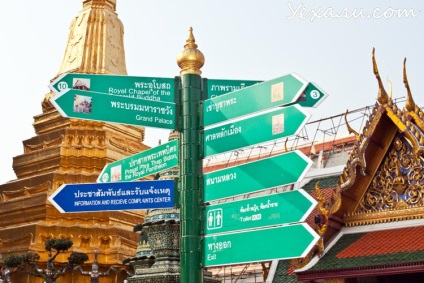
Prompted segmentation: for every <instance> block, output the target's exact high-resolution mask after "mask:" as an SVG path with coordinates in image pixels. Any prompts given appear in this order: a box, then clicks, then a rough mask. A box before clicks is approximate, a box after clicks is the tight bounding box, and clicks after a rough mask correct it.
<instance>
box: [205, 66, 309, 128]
mask: <svg viewBox="0 0 424 283" xmlns="http://www.w3.org/2000/svg"><path fill="white" fill-rule="evenodd" d="M307 84H308V83H307V82H306V81H305V80H304V79H302V78H301V77H300V76H298V75H297V74H289V75H285V76H283V77H279V78H276V79H273V80H270V81H266V82H263V83H259V84H255V85H253V86H250V87H246V88H243V89H240V90H238V91H235V92H230V93H227V94H224V95H221V96H217V97H214V98H211V99H207V100H205V101H204V104H203V112H204V126H209V125H212V124H216V123H219V122H222V121H226V120H230V119H233V118H237V117H240V116H244V115H248V114H251V113H255V112H259V111H263V110H266V109H269V108H273V107H276V106H282V105H287V104H291V103H295V102H296V101H297V99H298V98H299V97H300V96H301V94H302V93H303V91H304V90H305V88H306V86H307Z"/></svg>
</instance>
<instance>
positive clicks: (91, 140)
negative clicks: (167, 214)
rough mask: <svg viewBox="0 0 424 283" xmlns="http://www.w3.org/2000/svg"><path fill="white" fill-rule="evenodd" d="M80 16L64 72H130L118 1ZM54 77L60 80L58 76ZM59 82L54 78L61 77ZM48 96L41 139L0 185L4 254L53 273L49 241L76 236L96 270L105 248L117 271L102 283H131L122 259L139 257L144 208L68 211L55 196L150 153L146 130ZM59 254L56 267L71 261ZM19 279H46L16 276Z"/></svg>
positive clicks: (73, 274) (39, 126)
mask: <svg viewBox="0 0 424 283" xmlns="http://www.w3.org/2000/svg"><path fill="white" fill-rule="evenodd" d="M82 4H83V9H82V10H81V11H80V12H79V13H78V15H77V16H76V17H75V18H74V19H73V21H72V23H71V26H70V30H69V38H68V42H67V46H66V50H65V55H64V57H63V61H62V65H61V66H60V69H59V73H58V75H60V74H62V73H66V72H75V73H94V74H119V75H126V73H127V71H126V62H125V52H124V44H123V25H122V23H121V21H120V20H119V18H118V16H117V13H116V0H83V1H82ZM53 79H54V78H53ZM53 79H52V80H53ZM52 96H53V93H48V94H46V95H45V97H44V99H43V101H42V113H41V114H39V115H36V116H35V117H34V123H33V126H34V129H35V134H36V135H35V136H34V137H32V138H29V139H27V140H24V141H23V146H24V152H23V154H22V155H18V156H16V157H14V159H13V169H14V171H15V173H16V177H17V179H16V180H12V181H10V182H8V183H6V184H2V185H0V215H1V217H0V253H1V254H2V255H3V258H5V257H6V256H7V255H8V254H9V253H12V254H20V253H24V252H29V251H30V252H36V253H38V254H39V255H40V260H39V262H38V266H39V267H40V268H45V263H46V261H47V259H48V252H47V251H46V250H45V248H44V243H45V241H46V240H48V239H51V238H68V239H71V240H72V241H73V243H74V244H73V247H72V250H73V251H77V252H84V253H87V254H88V256H89V261H88V262H86V264H85V266H82V267H83V269H84V270H91V264H92V263H93V260H94V255H95V252H96V251H98V257H97V262H98V265H99V270H100V271H101V270H107V269H108V268H109V267H111V266H114V267H117V271H116V273H111V276H108V277H103V278H102V279H101V280H102V281H101V282H104V283H106V282H123V280H124V279H125V278H126V277H127V274H126V273H125V272H124V271H123V270H122V268H121V269H120V267H123V266H122V261H123V260H124V259H126V258H129V257H133V256H134V254H135V251H136V247H137V244H138V240H139V235H137V234H136V233H133V227H134V225H136V224H139V223H142V222H143V221H144V211H116V212H98V213H72V214H62V213H60V212H59V211H58V210H57V209H56V208H55V207H54V206H53V205H52V204H51V203H50V202H49V201H48V197H49V196H50V195H51V194H52V193H53V192H54V191H55V190H56V189H57V188H58V187H59V186H61V185H62V184H71V183H93V182H96V179H97V176H98V175H99V173H100V172H101V170H102V169H103V167H104V166H105V164H107V163H109V162H111V161H115V160H119V159H122V158H124V157H126V156H129V155H132V154H135V153H138V152H140V151H143V150H146V149H148V148H149V147H148V146H146V145H144V144H143V143H142V142H143V139H144V128H143V127H135V126H125V125H118V124H108V123H101V122H92V121H82V120H78V119H68V118H63V117H62V116H61V115H60V114H59V113H58V112H57V111H56V110H55V108H54V107H53V106H52V104H51V103H50V102H49V98H50V97H52ZM68 256H69V253H68V254H67V253H64V254H61V255H59V256H58V257H57V258H56V260H55V267H59V266H60V265H61V264H62V265H63V264H64V263H66V262H67V257H68ZM12 278H13V279H14V282H42V280H40V279H38V278H34V277H28V275H25V274H24V273H19V272H15V273H14V274H13V277H12ZM60 280H61V282H79V283H84V282H90V278H89V276H81V275H80V272H77V271H69V272H66V273H65V275H64V276H63V277H61V278H60Z"/></svg>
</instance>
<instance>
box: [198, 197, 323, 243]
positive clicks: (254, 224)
mask: <svg viewBox="0 0 424 283" xmlns="http://www.w3.org/2000/svg"><path fill="white" fill-rule="evenodd" d="M316 204H317V201H316V200H315V199H314V198H313V197H311V196H310V195H309V194H308V193H306V192H305V191H304V190H302V189H300V190H296V191H289V192H284V193H279V194H272V195H267V196H261V197H256V198H250V199H244V200H239V201H233V202H226V203H221V204H218V205H210V206H207V207H206V225H205V226H206V235H211V234H216V233H223V232H234V231H237V230H245V229H251V228H259V227H261V228H264V227H267V226H274V225H279V224H288V223H294V222H304V221H305V220H306V218H307V217H308V215H309V214H310V213H311V212H312V210H313V209H314V207H315V206H316Z"/></svg>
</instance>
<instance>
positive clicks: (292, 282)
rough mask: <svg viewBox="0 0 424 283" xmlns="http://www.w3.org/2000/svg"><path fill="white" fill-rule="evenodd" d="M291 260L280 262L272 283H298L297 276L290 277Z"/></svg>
mask: <svg viewBox="0 0 424 283" xmlns="http://www.w3.org/2000/svg"><path fill="white" fill-rule="evenodd" d="M289 268H290V260H280V261H279V262H278V266H277V270H276V272H275V275H274V279H273V280H272V283H297V276H296V275H295V274H292V275H289V274H288V273H289Z"/></svg>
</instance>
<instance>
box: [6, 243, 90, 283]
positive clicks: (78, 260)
mask: <svg viewBox="0 0 424 283" xmlns="http://www.w3.org/2000/svg"><path fill="white" fill-rule="evenodd" d="M72 245H73V242H72V241H71V240H69V239H50V240H47V241H46V243H45V246H44V247H45V249H46V250H47V251H48V252H49V259H48V260H47V267H46V269H40V268H38V266H37V264H36V262H37V261H38V260H39V259H40V256H39V255H38V254H37V253H34V252H27V253H25V254H21V255H9V256H8V257H7V258H6V259H5V261H4V265H5V266H6V267H7V268H11V269H17V270H19V271H22V272H25V273H28V274H30V275H32V276H35V277H39V278H42V279H43V280H44V282H45V283H55V282H56V280H57V278H59V277H60V276H61V275H62V274H64V273H65V272H66V270H68V269H72V267H73V265H76V264H83V263H84V262H86V261H87V260H88V256H87V255H86V254H85V253H78V252H72V253H71V255H70V256H69V257H68V263H67V264H66V266H65V267H63V268H61V269H55V268H54V260H55V259H56V257H57V256H58V255H59V254H60V253H63V252H66V251H68V250H69V249H70V248H71V247H72Z"/></svg>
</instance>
